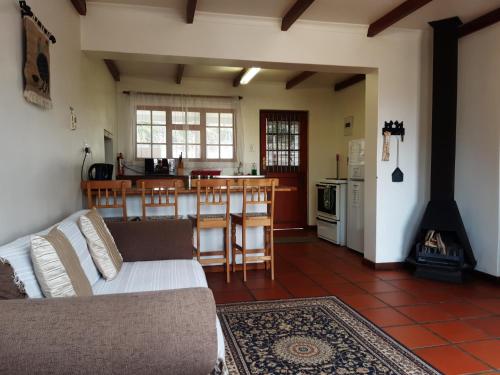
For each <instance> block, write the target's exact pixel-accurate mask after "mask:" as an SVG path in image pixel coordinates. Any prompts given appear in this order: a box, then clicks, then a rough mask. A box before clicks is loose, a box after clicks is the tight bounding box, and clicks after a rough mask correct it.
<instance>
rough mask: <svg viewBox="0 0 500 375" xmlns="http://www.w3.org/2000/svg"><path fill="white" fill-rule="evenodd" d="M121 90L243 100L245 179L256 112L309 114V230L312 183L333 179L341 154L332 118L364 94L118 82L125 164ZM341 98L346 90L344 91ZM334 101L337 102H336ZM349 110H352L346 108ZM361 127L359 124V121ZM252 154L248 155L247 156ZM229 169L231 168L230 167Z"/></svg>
mask: <svg viewBox="0 0 500 375" xmlns="http://www.w3.org/2000/svg"><path fill="white" fill-rule="evenodd" d="M124 90H131V91H145V92H165V93H184V94H197V95H231V96H243V100H242V101H241V102H240V106H241V117H242V120H243V130H244V148H245V149H244V154H243V160H241V161H242V162H243V164H244V172H245V173H249V172H250V168H251V166H252V163H256V164H257V166H259V142H260V140H259V111H260V110H261V109H288V110H305V111H308V112H309V134H308V139H309V145H310V146H309V157H308V161H309V165H308V169H309V174H308V180H309V194H308V198H309V204H308V206H309V213H308V215H309V217H308V222H309V224H311V225H312V224H315V222H316V216H315V211H316V204H315V200H316V189H315V183H316V182H317V180H319V179H321V178H324V177H328V176H334V175H335V155H336V153H337V152H340V142H343V138H344V137H343V136H342V138H341V137H339V135H338V133H339V130H338V127H339V126H342V124H341V123H340V122H335V119H338V118H340V117H341V116H340V115H339V114H337V112H338V111H340V109H341V108H342V107H343V106H345V105H348V104H349V103H348V102H346V101H345V100H342V101H341V98H345V99H347V98H349V99H352V100H356V99H359V100H360V101H361V105H363V102H364V90H363V92H362V94H363V95H361V91H360V90H357V91H359V92H357V94H359V95H357V96H352V95H350V94H348V93H347V94H346V96H345V97H343V96H342V95H340V93H338V94H337V95H334V91H333V89H331V88H328V89H327V88H325V89H307V88H306V89H301V88H300V86H299V87H296V88H294V89H292V90H285V88H284V85H283V84H282V83H258V82H253V83H252V84H250V85H247V86H239V87H237V88H234V87H233V86H232V84H231V82H229V81H220V80H209V79H205V80H203V79H193V78H187V77H186V78H184V79H183V81H182V85H177V84H175V83H173V82H172V80H170V81H162V80H149V79H141V78H135V77H122V79H121V81H120V82H119V83H118V85H117V103H118V119H119V121H118V122H119V126H118V129H117V138H118V152H124V155H125V157H126V158H128V159H130V158H133V154H134V152H133V149H131V147H130V145H131V144H132V141H131V139H130V135H131V133H130V130H129V129H128V127H129V125H128V123H127V121H126V115H127V114H128V113H129V108H128V105H129V104H128V100H127V96H126V95H124V94H122V91H124ZM345 91H346V92H347V91H348V90H345ZM337 97H338V98H339V100H337ZM349 105H352V104H349ZM360 121H361V120H360ZM252 150H253V151H252ZM231 165H232V164H231ZM224 173H228V174H232V173H233V168H232V166H231V167H229V168H228V169H227V170H226V171H225V172H224Z"/></svg>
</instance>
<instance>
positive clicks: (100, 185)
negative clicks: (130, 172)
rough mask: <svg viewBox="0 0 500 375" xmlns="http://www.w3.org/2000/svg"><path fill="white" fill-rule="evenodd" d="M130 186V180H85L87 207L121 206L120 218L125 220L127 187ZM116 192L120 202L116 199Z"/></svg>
mask: <svg viewBox="0 0 500 375" xmlns="http://www.w3.org/2000/svg"><path fill="white" fill-rule="evenodd" d="M131 187H132V183H131V181H130V180H116V181H114V180H106V181H95V180H92V181H86V182H85V190H86V191H87V208H90V209H92V208H101V209H103V208H104V209H108V208H121V209H122V216H123V218H122V220H123V221H124V222H126V221H127V189H130V188H131ZM118 192H119V193H120V195H121V202H119V200H118V196H117V193H118ZM94 198H95V199H94ZM111 198H112V199H111ZM110 200H111V201H110ZM108 221H109V219H108Z"/></svg>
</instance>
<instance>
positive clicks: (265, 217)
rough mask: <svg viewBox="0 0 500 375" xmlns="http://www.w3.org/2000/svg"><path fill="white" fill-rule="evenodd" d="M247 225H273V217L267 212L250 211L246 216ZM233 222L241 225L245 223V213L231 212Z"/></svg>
mask: <svg viewBox="0 0 500 375" xmlns="http://www.w3.org/2000/svg"><path fill="white" fill-rule="evenodd" d="M245 219H246V226H247V227H266V226H269V225H271V222H272V220H273V218H272V217H271V216H270V215H269V214H268V213H267V212H248V213H247V214H246V216H245ZM231 220H232V222H233V223H235V224H238V225H241V224H242V223H243V214H242V213H236V214H231Z"/></svg>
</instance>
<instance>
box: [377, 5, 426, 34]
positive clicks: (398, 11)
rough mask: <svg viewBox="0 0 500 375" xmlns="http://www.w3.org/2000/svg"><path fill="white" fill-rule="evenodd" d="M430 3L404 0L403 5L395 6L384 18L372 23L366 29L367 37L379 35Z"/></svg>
mask: <svg viewBox="0 0 500 375" xmlns="http://www.w3.org/2000/svg"><path fill="white" fill-rule="evenodd" d="M431 1H432V0H406V1H405V2H404V3H403V4H401V5H399V6H397V7H396V8H394V9H393V10H391V11H390V12H389V13H387V14H386V15H385V16H383V17H381V18H379V19H378V20H376V21H375V22H373V23H372V24H371V25H370V27H369V28H368V37H373V36H375V35H377V34H379V33H381V32H382V31H384V30H385V29H387V28H388V27H389V26H392V25H393V24H395V23H396V22H398V21H399V20H402V19H403V18H405V17H406V16H408V15H410V14H412V13H413V12H415V11H416V10H417V9H419V8H421V7H423V6H424V5H426V4H428V3H430V2H431Z"/></svg>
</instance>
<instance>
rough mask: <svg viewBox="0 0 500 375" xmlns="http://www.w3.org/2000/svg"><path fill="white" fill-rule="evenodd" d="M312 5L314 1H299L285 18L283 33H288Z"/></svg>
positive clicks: (282, 25) (282, 26) (282, 27)
mask: <svg viewBox="0 0 500 375" xmlns="http://www.w3.org/2000/svg"><path fill="white" fill-rule="evenodd" d="M312 3H314V0H297V1H296V2H295V4H293V6H292V7H291V8H290V10H289V11H288V12H287V13H286V14H285V16H284V17H283V20H282V21H281V31H287V30H288V29H289V28H290V27H291V26H292V25H293V24H294V23H295V21H297V19H298V18H299V17H300V16H301V15H302V13H304V12H305V11H306V9H307V8H309V6H310V5H311V4H312Z"/></svg>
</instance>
